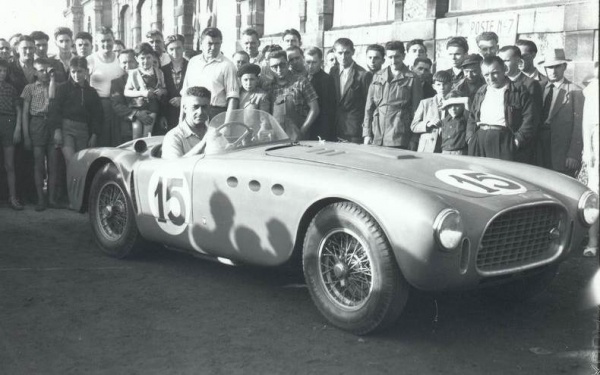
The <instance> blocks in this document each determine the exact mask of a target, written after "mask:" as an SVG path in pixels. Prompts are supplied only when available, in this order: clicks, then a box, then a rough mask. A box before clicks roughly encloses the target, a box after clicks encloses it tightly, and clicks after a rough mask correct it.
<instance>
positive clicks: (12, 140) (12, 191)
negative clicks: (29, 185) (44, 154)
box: [0, 59, 23, 211]
mask: <svg viewBox="0 0 600 375" xmlns="http://www.w3.org/2000/svg"><path fill="white" fill-rule="evenodd" d="M8 66H9V65H8V62H7V61H5V60H2V59H0V147H2V152H3V156H4V168H5V169H6V180H7V183H8V203H9V204H10V206H11V207H12V208H13V209H14V210H17V211H20V210H22V209H23V205H22V204H21V203H19V201H18V200H17V192H16V187H15V146H14V145H15V144H16V143H19V142H21V107H20V106H19V94H18V93H17V90H16V89H15V88H14V87H13V86H12V85H11V84H9V83H8V82H6V77H7V76H8Z"/></svg>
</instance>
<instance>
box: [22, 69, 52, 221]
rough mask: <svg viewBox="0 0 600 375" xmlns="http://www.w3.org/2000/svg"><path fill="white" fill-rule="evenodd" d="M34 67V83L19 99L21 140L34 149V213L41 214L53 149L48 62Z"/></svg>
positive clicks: (49, 183)
mask: <svg viewBox="0 0 600 375" xmlns="http://www.w3.org/2000/svg"><path fill="white" fill-rule="evenodd" d="M33 68H34V70H35V77H36V81H35V82H34V83H30V84H28V85H27V86H25V88H24V89H23V93H22V94H21V98H23V140H24V142H25V147H26V148H28V149H30V148H33V163H34V168H33V177H34V181H35V189H36V193H37V199H38V203H37V205H36V206H35V210H36V211H43V210H45V209H46V201H45V199H44V175H45V172H46V158H48V161H50V153H51V152H52V149H53V148H54V143H53V142H52V137H51V135H50V127H49V126H48V105H49V103H50V92H49V88H50V72H49V69H50V63H49V61H48V60H47V59H45V58H38V59H36V60H35V61H34V62H33ZM48 164H50V163H48ZM48 166H49V168H48V171H47V172H48V201H49V203H50V205H56V201H55V188H56V171H55V170H53V168H51V167H50V165H48Z"/></svg>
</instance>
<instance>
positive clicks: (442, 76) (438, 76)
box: [433, 70, 452, 83]
mask: <svg viewBox="0 0 600 375" xmlns="http://www.w3.org/2000/svg"><path fill="white" fill-rule="evenodd" d="M436 81H437V82H443V83H450V82H452V74H450V72H448V71H446V70H439V71H437V72H435V73H434V74H433V82H436Z"/></svg>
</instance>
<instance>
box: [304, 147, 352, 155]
mask: <svg viewBox="0 0 600 375" xmlns="http://www.w3.org/2000/svg"><path fill="white" fill-rule="evenodd" d="M306 152H307V153H311V154H318V155H325V156H336V155H342V154H345V153H346V151H340V150H335V149H332V148H325V147H319V148H312V149H310V150H308V151H306Z"/></svg>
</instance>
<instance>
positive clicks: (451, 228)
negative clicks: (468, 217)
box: [433, 208, 465, 250]
mask: <svg viewBox="0 0 600 375" xmlns="http://www.w3.org/2000/svg"><path fill="white" fill-rule="evenodd" d="M433 230H434V231H435V236H436V239H437V241H438V242H439V244H440V245H441V246H442V247H443V248H444V249H446V250H452V249H455V248H456V247H457V246H458V245H459V244H460V241H461V240H462V238H463V235H464V234H465V228H464V225H463V222H462V218H461V217H460V213H459V212H458V211H456V210H454V209H450V208H446V209H444V210H442V212H440V213H439V214H438V216H437V217H436V219H435V221H434V222H433Z"/></svg>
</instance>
